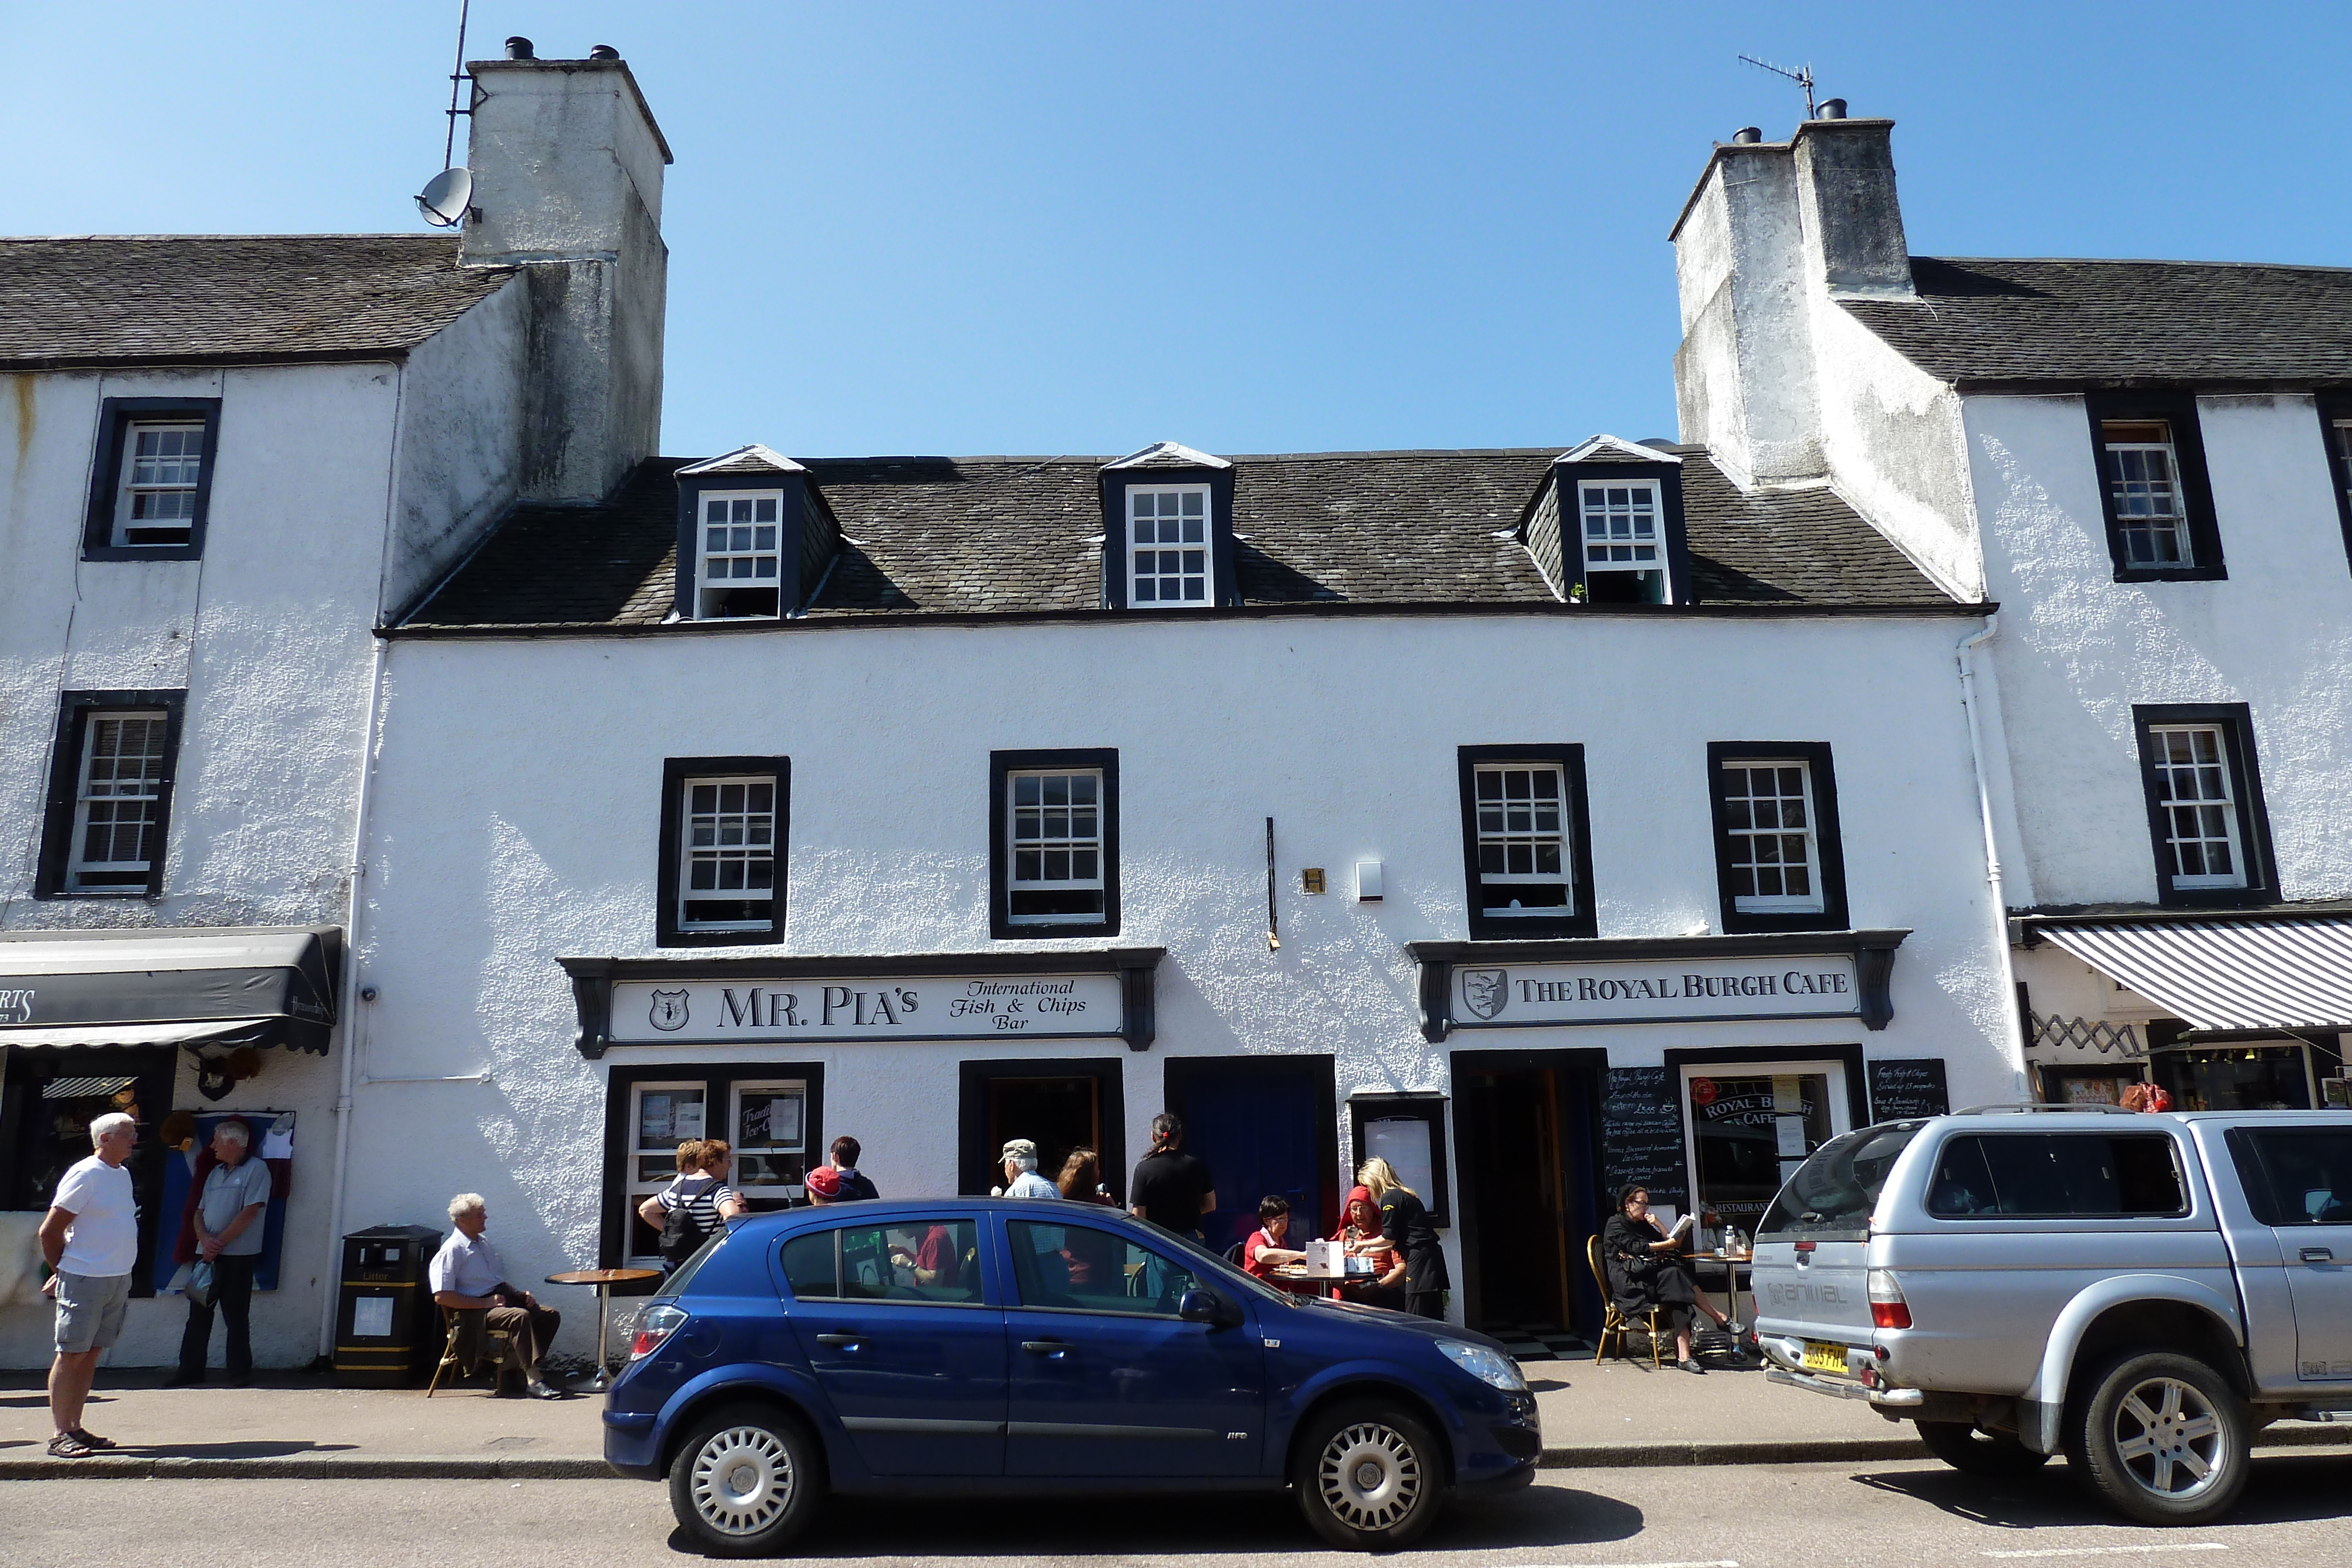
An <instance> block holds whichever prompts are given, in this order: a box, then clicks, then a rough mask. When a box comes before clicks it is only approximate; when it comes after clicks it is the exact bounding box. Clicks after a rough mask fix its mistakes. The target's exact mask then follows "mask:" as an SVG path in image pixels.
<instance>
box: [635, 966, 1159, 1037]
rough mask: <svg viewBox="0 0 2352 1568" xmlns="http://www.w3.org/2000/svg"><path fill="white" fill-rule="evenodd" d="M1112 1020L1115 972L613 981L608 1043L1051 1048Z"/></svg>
mask: <svg viewBox="0 0 2352 1568" xmlns="http://www.w3.org/2000/svg"><path fill="white" fill-rule="evenodd" d="M1120 1019H1121V998H1120V985H1119V977H1118V975H1116V974H1097V975H972V976H931V975H926V976H920V977H910V978H906V979H892V978H888V977H863V978H858V979H840V980H824V979H810V980H804V979H801V978H799V977H793V978H790V979H779V980H775V981H771V982H747V981H744V980H740V979H735V980H726V981H717V980H673V981H642V982H640V981H616V982H614V986H613V1010H612V1035H611V1038H612V1040H613V1041H614V1043H615V1044H622V1045H660V1044H663V1043H665V1042H667V1041H670V1040H694V1041H697V1042H700V1043H706V1044H710V1043H716V1044H724V1043H725V1042H727V1041H729V1040H742V1041H745V1042H747V1043H748V1042H752V1041H763V1042H764V1041H782V1040H790V1041H794V1042H803V1041H827V1040H1012V1039H1023V1040H1037V1039H1046V1040H1056V1039H1071V1038H1075V1037H1090V1038H1100V1037H1103V1036H1107V1035H1117V1034H1118V1032H1119V1028H1120Z"/></svg>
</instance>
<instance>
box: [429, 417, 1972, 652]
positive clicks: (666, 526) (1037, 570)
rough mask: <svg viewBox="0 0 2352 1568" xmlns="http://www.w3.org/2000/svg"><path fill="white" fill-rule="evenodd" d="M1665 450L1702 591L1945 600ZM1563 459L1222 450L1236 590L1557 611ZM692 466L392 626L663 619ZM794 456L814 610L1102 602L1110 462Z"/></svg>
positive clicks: (478, 567)
mask: <svg viewBox="0 0 2352 1568" xmlns="http://www.w3.org/2000/svg"><path fill="white" fill-rule="evenodd" d="M1669 450H1670V451H1671V452H1673V453H1674V454H1675V455H1679V456H1680V457H1681V458H1682V459H1683V470H1682V472H1683V486H1684V496H1685V511H1686V513H1687V517H1688V529H1689V536H1690V547H1691V554H1692V558H1693V566H1694V569H1695V571H1694V575H1695V577H1696V583H1697V588H1698V592H1699V597H1700V601H1701V603H1703V604H1714V605H1745V606H1753V607H1757V608H1765V609H1769V608H1785V609H1788V610H1790V611H1802V610H1806V609H1811V608H1819V607H1831V608H1853V609H1876V610H1900V609H1906V608H1917V609H1924V610H1929V611H1948V610H1950V609H1952V608H1953V607H1954V601H1952V600H1951V599H1950V598H1948V596H1946V595H1945V594H1944V593H1942V592H1941V591H1939V590H1937V588H1936V587H1935V586H1934V585H1933V584H1932V583H1930V582H1929V581H1928V580H1927V579H1926V578H1925V577H1924V576H1922V575H1921V574H1920V573H1919V571H1918V570H1917V569H1916V568H1915V567H1913V566H1912V565H1911V564H1910V563H1909V562H1908V561H1907V560H1906V559H1904V557H1903V556H1902V554H1901V553H1900V552H1899V551H1897V550H1896V549H1895V547H1894V546H1893V545H1891V544H1889V543H1887V541H1886V540H1885V538H1883V537H1881V536H1880V535H1879V534H1878V533H1877V532H1876V531H1874V529H1873V528H1871V527H1870V526H1869V525H1868V524H1867V523H1865V522H1864V520H1863V519H1862V518H1861V517H1858V516H1857V515H1855V513H1854V512H1853V509H1852V508H1850V507H1847V506H1846V505H1845V503H1843V501H1841V500H1839V499H1838V498H1837V497H1835V496H1834V495H1832V493H1831V492H1829V491H1827V490H1809V491H1801V492H1794V493H1774V494H1763V495H1754V496H1746V495H1742V494H1741V493H1740V492H1739V491H1738V488H1737V487H1735V486H1733V485H1732V484H1731V482H1730V481H1729V480H1728V479H1727V478H1725V477H1724V476H1723V474H1722V473H1721V472H1720V471H1719V470H1718V469H1717V468H1716V466H1715V465H1714V464H1713V463H1712V462H1710V461H1708V460H1707V458H1706V452H1705V450H1704V449H1703V448H1700V447H1696V446H1677V447H1673V448H1670V449H1669ZM1558 456H1559V449H1558V448H1543V449H1538V450H1527V451H1491V452H1339V453H1312V454H1302V455H1283V456H1265V457H1235V458H1233V459H1232V462H1233V465H1234V534H1235V536H1236V541H1235V542H1236V559H1237V564H1238V569H1239V573H1238V575H1239V579H1240V585H1241V591H1242V597H1243V600H1244V603H1245V604H1246V605H1250V606H1259V605H1286V604H1287V605H1309V604H1312V605H1326V606H1357V607H1364V608H1373V607H1378V606H1381V605H1401V606H1402V605H1412V606H1417V607H1431V606H1438V607H1445V608H1457V607H1458V608H1462V609H1475V608H1478V607H1481V606H1498V607H1507V606H1514V605H1516V606H1524V607H1529V608H1533V607H1538V606H1546V605H1552V606H1556V605H1557V604H1558V601H1557V599H1556V598H1555V596H1554V595H1553V593H1552V591H1551V590H1550V588H1549V586H1547V584H1546V583H1545V581H1544V580H1543V577H1542V574H1541V573H1539V572H1538V571H1537V570H1536V567H1535V563H1534V560H1533V559H1532V558H1531V557H1530V556H1529V555H1528V551H1527V549H1526V547H1525V546H1523V545H1522V544H1521V543H1520V542H1519V540H1518V538H1517V529H1518V526H1519V523H1520V520H1521V518H1522V517H1523V516H1524V515H1525V514H1526V512H1527V511H1528V508H1529V507H1530V505H1531V504H1532V503H1533V501H1534V500H1535V498H1536V497H1537V495H1538V491H1539V489H1540V488H1541V486H1542V484H1543V481H1544V478H1545V476H1546V474H1547V472H1548V471H1549V468H1550V466H1551V465H1552V463H1553V461H1554V460H1555V459H1556V458H1557V457H1558ZM688 461H690V460H688V459H684V458H674V457H658V458H652V459H648V460H647V461H646V463H644V464H642V465H639V467H638V468H637V469H636V471H635V473H633V474H632V475H631V476H629V478H628V480H627V481H626V482H625V483H624V484H623V485H622V486H621V487H620V488H619V490H617V491H616V492H615V493H614V495H613V496H612V497H609V498H608V499H607V500H605V501H604V502H603V503H601V504H600V505H598V506H595V507H547V506H523V507H518V508H516V509H515V511H514V512H513V513H512V514H511V515H510V516H509V517H508V518H507V519H506V521H505V522H504V523H503V524H502V525H500V527H499V529H498V531H497V532H496V533H494V534H493V535H492V536H491V538H489V539H488V541H487V542H486V543H485V544H484V545H483V547H482V548H481V549H479V550H478V551H476V552H475V554H474V555H473V556H472V557H471V558H470V559H468V560H467V561H466V562H465V563H464V564H463V565H462V566H461V567H459V568H458V570H457V571H456V572H455V573H454V574H453V575H452V576H451V578H450V579H449V580H447V581H446V584H445V585H444V586H443V587H442V588H441V589H440V590H439V591H437V592H436V593H434V594H433V595H432V596H430V597H429V598H428V599H427V600H426V601H425V603H424V604H423V605H422V606H421V607H420V608H419V609H418V610H416V611H415V612H413V613H412V614H411V615H409V616H408V617H407V618H406V619H405V620H404V622H403V623H402V624H403V625H404V627H408V628H414V629H417V630H420V631H424V630H434V629H453V628H481V629H498V628H516V629H520V628H525V627H532V626H545V627H556V626H562V627H576V628H587V627H600V626H602V627H647V626H653V625H658V624H660V623H661V622H664V621H665V620H667V618H668V616H669V614H670V612H671V611H672V609H673V592H672V589H673V581H674V576H673V574H674V572H675V570H676V555H677V552H676V536H677V486H676V483H675V479H674V476H675V475H676V474H677V470H678V469H679V468H680V467H682V466H684V465H686V464H687V463H688ZM801 462H802V464H803V466H804V467H805V468H806V469H807V470H808V474H809V477H810V479H811V480H812V481H813V482H814V484H815V485H816V486H817V487H818V488H819V489H820V490H821V491H822V492H823V494H824V497H825V499H826V501H827V503H828V504H829V505H830V506H831V507H832V508H833V512H834V515H835V517H838V518H839V519H840V523H841V531H842V546H841V553H840V555H839V557H838V558H837V559H835V562H834V564H833V566H832V568H831V570H830V571H829V573H828V574H827V576H826V577H825V578H824V582H823V585H822V587H821V588H820V589H819V590H818V591H816V592H815V593H814V597H813V600H812V602H811V604H810V605H809V608H808V611H807V614H808V617H809V619H811V620H849V619H874V618H877V617H879V618H888V619H894V620H895V619H899V618H919V617H925V616H942V615H974V614H980V615H986V614H1034V613H1039V612H1097V605H1098V603H1099V601H1100V592H1101V570H1102V568H1101V561H1102V538H1103V514H1102V503H1101V500H1100V488H1099V478H1098V476H1099V475H1100V473H1101V470H1102V467H1103V460H1102V459H1101V458H1098V457H872V458H804V459H802V460H801ZM1139 613H1148V612H1139Z"/></svg>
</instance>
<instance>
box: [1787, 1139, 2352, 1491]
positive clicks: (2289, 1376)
mask: <svg viewBox="0 0 2352 1568" xmlns="http://www.w3.org/2000/svg"><path fill="white" fill-rule="evenodd" d="M1755 1287H1756V1317H1757V1321H1756V1330H1757V1334H1758V1340H1759V1343H1760V1345H1761V1346H1762V1348H1763V1351H1764V1354H1765V1355H1766V1357H1767V1358H1768V1360H1769V1362H1770V1363H1771V1364H1772V1365H1771V1369H1770V1372H1769V1375H1770V1376H1771V1377H1772V1378H1773V1379H1774V1380H1775V1381H1778V1382H1781V1383H1787V1384H1791V1385H1795V1386H1798V1387H1801V1388H1806V1389H1810V1390H1812V1391H1813V1392H1815V1393H1820V1394H1828V1395H1834V1396H1840V1397H1843V1398H1848V1399H1863V1400H1867V1401H1869V1402H1870V1404H1871V1405H1872V1406H1874V1407H1875V1408H1876V1409H1877V1410H1878V1411H1879V1413H1880V1414H1882V1415H1884V1416H1886V1417H1887V1418H1888V1419H1889V1420H1910V1421H1916V1423H1918V1428H1919V1436H1920V1437H1921V1438H1922V1439H1923V1440H1924V1441H1925V1442H1926V1443H1927V1447H1928V1448H1930V1449H1931V1450H1932V1451H1933V1452H1934V1453H1935V1454H1936V1455H1937V1457H1938V1458H1942V1459H1944V1460H1945V1461H1946V1462H1947V1463H1949V1464H1951V1465H1954V1466H1956V1467H1958V1469H1963V1470H1967V1471H1969V1472H1972V1473H1975V1474H1979V1475H2000V1474H2014V1473H2017V1472H2019V1471H2022V1470H2027V1469H2033V1468H2035V1467H2037V1466H2040V1465H2042V1464H2043V1463H2045V1462H2047V1460H2048V1459H2049V1458H2050V1456H2051V1455H2053V1454H2057V1453H2063V1454H2064V1455H2065V1456H2066V1460H2067V1465H2068V1468H2069V1469H2072V1470H2074V1472H2075V1473H2076V1474H2077V1475H2079V1476H2080V1477H2081V1478H2082V1479H2084V1483H2085V1484H2086V1485H2087V1486H2088V1487H2089V1488H2090V1490H2091V1491H2092V1492H2093V1494H2094V1495H2095V1496H2096V1497H2098V1498H2100V1499H2102V1500H2105V1502H2106V1503H2108V1504H2109V1505H2110V1506H2112V1507H2114V1508H2116V1510H2118V1511H2121V1512H2123V1513H2126V1514H2128V1515H2130V1516H2131V1517H2133V1518H2135V1519H2138V1520H2142V1521H2147V1522H2148V1523H2151V1524H2197V1523H2201V1522H2203V1521H2207V1520H2210V1519H2213V1518H2215V1517H2217V1516H2218V1515H2220V1514H2221V1512H2223V1511H2225V1510H2227V1509H2228V1508H2229V1506H2230V1505H2231V1503H2232V1502H2233V1501H2235V1500H2236V1499H2237V1495H2238V1492H2239V1490H2241V1489H2242V1487H2243V1486H2244V1485H2245V1481H2246V1473H2247V1465H2248V1448H2249V1447H2250V1445H2251V1443H2252V1438H2253V1435H2254V1433H2255V1432H2256V1431H2258V1430H2259V1429H2261V1427H2263V1426H2264V1425H2266V1424H2268V1423H2270V1422H2272V1421H2276V1420H2280V1419H2284V1418H2287V1417H2302V1418H2305V1419H2335V1420H2352V1113H2345V1112H2333V1111H2318V1112H2310V1111H2304V1112H2285V1111H2261V1112H2197V1113H2179V1114H2146V1113H2132V1112H2124V1111H2105V1112H2093V1111H2084V1110H2064V1111H2059V1110H2046V1109H2043V1108H2041V1107H1994V1108H1990V1109H1988V1110H1982V1111H1969V1112H1962V1113H1958V1114H1957V1115H1951V1116H1937V1117H1932V1118H1929V1119H1927V1120H1923V1121H1913V1122H1888V1123H1882V1124H1879V1125H1877V1126H1873V1127H1865V1128H1863V1129H1862V1130H1860V1131H1858V1132H1853V1133H1848V1134H1843V1135H1842V1136H1840V1137H1838V1138H1836V1139H1833V1140H1832V1141H1831V1142H1830V1143H1827V1144H1824V1145H1822V1147H1821V1148H1820V1149H1818V1150H1817V1151H1815V1152H1814V1154H1813V1155H1812V1156H1811V1158H1810V1159H1808V1160H1807V1161H1806V1162H1805V1163H1804V1165H1803V1166H1801V1167H1800V1168H1799V1169H1798V1171H1797V1172H1796V1174H1795V1175H1794V1176H1791V1177H1790V1179H1789V1181H1788V1183H1787V1184H1786V1185H1785V1186H1783V1187H1782V1188H1781V1191H1780V1196H1779V1197H1778V1198H1776V1199H1775V1200H1774V1202H1773V1205H1772V1207H1771V1210H1770V1211H1769V1213H1768V1214H1767V1215H1766V1217H1765V1219H1764V1223H1763V1224H1762V1225H1761V1226H1760V1227H1759V1228H1758V1231H1757V1236H1756V1252H1755Z"/></svg>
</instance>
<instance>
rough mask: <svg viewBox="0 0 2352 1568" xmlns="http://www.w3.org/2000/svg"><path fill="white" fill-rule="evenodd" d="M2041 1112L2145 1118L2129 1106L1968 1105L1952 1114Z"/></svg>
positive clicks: (1996, 1114) (1989, 1114)
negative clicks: (2088, 1112) (2087, 1113)
mask: <svg viewBox="0 0 2352 1568" xmlns="http://www.w3.org/2000/svg"><path fill="white" fill-rule="evenodd" d="M2040 1111H2093V1112H2097V1113H2101V1114H2105V1115H2110V1116H2144V1115H2146V1114H2147V1112H2145V1111H2135V1110H2133V1109H2132V1108H2131V1107H2130V1106H2128V1105H2043V1104H2039V1103H2012V1104H2007V1105H1968V1106H1963V1107H1962V1108H1961V1109H1959V1110H1958V1111H1955V1112H1953V1113H1952V1114H1953V1115H1955V1116H1999V1115H2004V1114H2006V1115H2027V1114H2031V1113H2034V1112H2040Z"/></svg>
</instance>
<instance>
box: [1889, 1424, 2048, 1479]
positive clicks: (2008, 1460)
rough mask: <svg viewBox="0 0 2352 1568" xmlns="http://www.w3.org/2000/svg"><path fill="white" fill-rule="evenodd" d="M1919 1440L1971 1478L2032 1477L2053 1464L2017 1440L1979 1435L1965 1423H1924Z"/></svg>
mask: <svg viewBox="0 0 2352 1568" xmlns="http://www.w3.org/2000/svg"><path fill="white" fill-rule="evenodd" d="M1918 1427H1919V1440H1920V1441H1921V1442H1923V1443H1925V1444H1927V1451H1928V1452H1929V1453H1931V1454H1933V1455H1935V1456H1936V1457H1937V1458H1939V1459H1941V1460H1943V1461H1944V1463H1946V1464H1948V1465H1949V1466H1951V1467H1952V1469H1956V1470H1959V1471H1961V1472H1963V1473H1964V1474H1967V1475H1971V1476H2022V1475H2031V1474H2032V1472H2033V1471H2035V1470H2038V1469H2041V1468H2042V1466H2044V1465H2046V1464H2048V1463H2049V1462H2050V1456H2049V1455H2047V1454H2037V1453H2035V1452H2034V1451H2033V1450H2032V1449H2031V1448H2027V1447H2026V1446H2025V1445H2024V1444H2022V1443H2021V1442H2019V1441H2018V1440H2017V1439H2016V1438H2015V1437H2010V1436H2007V1435H2005V1434H2002V1433H1999V1432H1979V1431H1978V1430H1977V1429H1976V1428H1975V1427H1971V1426H1969V1424H1968V1423H1967V1422H1965V1421H1922V1422H1920V1423H1918Z"/></svg>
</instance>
